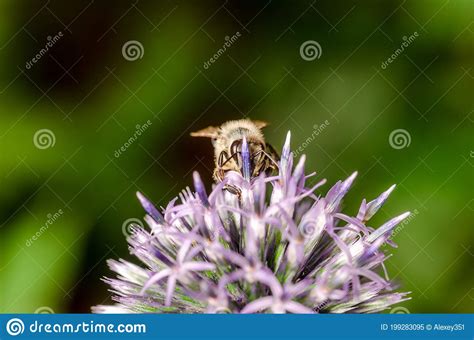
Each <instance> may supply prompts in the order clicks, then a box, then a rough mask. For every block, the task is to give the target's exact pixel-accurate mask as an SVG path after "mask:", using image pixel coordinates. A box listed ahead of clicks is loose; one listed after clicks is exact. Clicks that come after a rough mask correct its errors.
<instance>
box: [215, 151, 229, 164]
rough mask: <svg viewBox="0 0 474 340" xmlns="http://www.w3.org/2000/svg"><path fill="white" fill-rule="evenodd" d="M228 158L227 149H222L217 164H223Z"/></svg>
mask: <svg viewBox="0 0 474 340" xmlns="http://www.w3.org/2000/svg"><path fill="white" fill-rule="evenodd" d="M227 158H229V155H228V154H227V152H225V151H222V152H221V153H220V154H219V158H218V159H217V164H218V165H219V166H223V165H224V163H225V161H227Z"/></svg>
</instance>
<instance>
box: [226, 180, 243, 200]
mask: <svg viewBox="0 0 474 340" xmlns="http://www.w3.org/2000/svg"><path fill="white" fill-rule="evenodd" d="M223 190H227V191H228V192H230V193H231V194H233V195H236V196H237V197H238V198H239V201H241V200H242V191H241V190H240V189H239V188H237V187H236V186H235V185H232V184H226V185H224V189H223Z"/></svg>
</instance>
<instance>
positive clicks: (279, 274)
mask: <svg viewBox="0 0 474 340" xmlns="http://www.w3.org/2000/svg"><path fill="white" fill-rule="evenodd" d="M241 152H242V155H241V156H242V169H241V170H242V171H241V172H242V173H243V176H242V175H241V174H240V173H238V172H228V173H227V175H226V178H225V180H224V181H225V182H223V183H219V184H218V185H215V186H214V188H213V190H212V191H211V192H210V193H209V195H208V193H207V191H206V189H205V186H204V184H203V182H202V180H201V177H200V176H199V174H198V173H197V172H195V173H194V174H193V180H194V188H195V191H194V192H192V191H191V190H190V189H189V188H187V189H186V190H185V191H183V192H182V193H181V194H180V195H179V197H180V200H181V202H177V199H174V200H172V201H171V202H170V203H169V204H168V205H167V207H166V208H165V209H164V211H163V213H160V212H159V211H158V209H157V208H156V207H155V206H154V205H153V204H152V203H151V202H150V201H149V200H148V199H147V198H145V196H144V195H142V194H141V193H138V194H137V196H138V199H139V201H140V202H141V204H142V205H143V207H144V209H145V211H146V212H147V216H146V217H145V221H146V222H147V224H148V225H149V227H150V231H149V230H147V229H145V228H141V227H140V226H137V227H134V229H133V233H132V235H131V236H130V237H129V238H128V242H129V244H130V250H131V253H132V254H133V255H135V256H136V257H137V258H138V259H139V260H140V261H141V263H142V265H141V266H138V265H135V264H132V263H130V262H128V261H124V260H120V261H112V260H111V261H109V267H110V268H111V270H112V271H114V272H116V273H117V274H118V276H117V278H115V279H110V278H106V279H104V281H105V282H106V283H107V284H109V285H110V286H111V288H112V292H114V296H113V299H114V300H115V302H116V305H113V306H96V307H94V308H93V311H94V312H97V313H118V312H128V313H133V312H136V313H166V312H170V313H257V312H268V313H313V312H314V313H372V312H379V311H382V310H384V309H387V308H388V307H389V306H391V305H393V304H396V303H399V302H401V301H404V300H406V299H407V293H398V292H395V291H394V288H395V287H394V284H393V283H392V282H391V281H390V280H389V279H388V277H387V274H386V272H385V267H384V261H385V259H386V258H387V254H385V253H384V251H382V245H383V244H385V243H389V242H391V240H390V236H391V233H392V231H393V229H394V228H395V227H396V225H397V224H399V223H400V222H401V221H403V220H404V219H405V218H406V217H407V216H408V215H409V213H404V214H401V215H400V216H397V217H395V218H392V219H390V220H389V221H388V222H386V223H384V224H382V226H380V227H378V228H374V226H371V225H368V221H369V219H370V218H371V217H372V216H373V215H374V214H375V213H376V212H377V211H378V210H379V209H380V207H381V206H382V205H383V203H384V202H385V201H386V200H387V197H388V196H389V195H390V193H391V192H392V191H393V189H394V186H392V187H390V188H389V189H388V190H387V191H385V192H384V193H382V194H381V195H380V196H379V197H378V198H376V199H375V200H373V201H370V202H368V203H367V202H366V200H363V202H362V205H361V208H360V210H359V213H358V214H357V216H356V217H352V216H348V215H347V214H345V213H343V212H342V211H341V206H342V204H341V203H342V200H343V198H344V196H345V195H346V194H347V193H348V191H349V189H350V187H351V186H352V184H353V182H354V180H355V178H356V175H357V173H356V172H354V173H353V174H352V175H351V176H349V178H347V179H346V180H344V181H339V182H337V183H336V184H335V185H334V186H333V187H332V188H331V189H330V190H329V191H328V193H327V195H325V196H316V195H315V194H314V191H315V190H316V189H317V188H319V187H320V186H321V185H323V184H324V183H325V181H324V180H323V181H320V182H319V183H317V184H316V185H314V186H313V187H312V188H308V187H306V184H305V181H306V178H307V177H308V176H306V175H305V173H304V169H305V157H304V156H303V157H301V158H300V160H299V161H298V163H297V165H296V167H294V168H293V154H292V153H291V149H290V133H288V136H287V138H286V141H285V145H284V147H283V151H282V156H281V161H280V163H279V174H278V176H274V177H266V176H265V175H264V174H261V175H260V176H259V177H257V178H250V177H251V169H250V166H251V165H250V155H249V148H248V144H247V141H246V140H243V143H242V151H241ZM226 185H229V186H234V187H236V188H238V189H239V190H240V191H241V195H239V196H237V195H235V194H232V193H230V192H228V191H227V190H225V186H226ZM383 249H387V248H383ZM382 274H383V275H382Z"/></svg>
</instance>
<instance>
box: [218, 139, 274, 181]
mask: <svg viewBox="0 0 474 340" xmlns="http://www.w3.org/2000/svg"><path fill="white" fill-rule="evenodd" d="M245 143H246V148H245V147H244V140H243V139H236V140H234V141H233V142H232V143H231V144H230V146H229V150H228V151H222V152H221V153H220V154H219V156H218V160H217V161H218V162H217V163H218V165H219V166H220V167H225V166H226V165H227V168H228V169H232V170H236V171H239V172H240V173H241V174H242V175H244V170H245V166H247V167H248V171H249V175H250V176H252V177H255V176H258V175H259V174H260V172H261V169H262V165H263V160H264V158H265V154H264V152H263V151H264V150H265V145H264V144H263V143H262V142H259V141H253V140H248V141H246V142H245ZM246 164H247V165H246Z"/></svg>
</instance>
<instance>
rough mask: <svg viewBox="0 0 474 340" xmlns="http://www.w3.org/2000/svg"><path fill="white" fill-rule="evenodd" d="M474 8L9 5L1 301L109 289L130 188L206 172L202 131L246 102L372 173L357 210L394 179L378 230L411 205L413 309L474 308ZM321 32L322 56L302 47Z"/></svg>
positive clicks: (76, 306)
mask: <svg viewBox="0 0 474 340" xmlns="http://www.w3.org/2000/svg"><path fill="white" fill-rule="evenodd" d="M473 10H474V8H473V2H472V1H469V0H464V1H463V0H457V1H449V0H447V1H446V0H439V1H438V0H430V1H428V0H426V1H418V0H411V1H388V0H386V1H378V0H373V1H355V0H354V1H309V2H308V1H299V2H296V1H292V2H290V1H287V2H283V1H281V2H279V1H274V0H273V1H272V0H265V1H253V2H250V1H248V2H245V3H244V2H230V1H229V2H218V1H199V2H197V1H177V2H173V1H135V2H132V1H114V2H113V4H112V3H111V2H108V1H92V0H84V1H69V2H68V3H67V5H65V3H64V1H54V0H52V1H47V2H40V1H33V0H22V1H17V0H1V1H0V185H1V190H0V312H3V313H6V312H29V313H34V312H52V311H54V312H89V311H90V306H92V305H95V304H101V303H106V302H110V299H109V293H108V292H107V286H106V285H105V284H104V283H102V282H101V281H100V278H101V277H102V276H104V275H111V272H110V271H109V270H108V269H107V267H106V263H105V261H106V259H107V258H119V257H122V258H127V259H131V256H130V255H129V254H128V250H127V245H126V242H125V235H124V233H125V234H126V231H127V228H123V225H124V223H125V224H126V223H127V220H129V219H139V218H142V217H143V215H144V212H143V211H142V209H141V207H140V206H139V204H138V202H137V200H136V198H135V192H136V191H137V190H140V191H142V192H144V193H145V194H146V195H147V196H149V197H150V198H151V199H152V200H153V201H154V202H155V203H157V204H158V205H165V204H166V203H167V202H168V201H169V200H170V199H172V198H173V197H175V196H176V195H177V194H178V193H179V191H180V190H181V189H183V188H184V187H186V186H187V185H190V184H191V182H192V180H191V177H192V176H191V174H192V171H193V170H198V171H200V173H201V174H202V177H203V178H204V179H206V182H207V185H208V186H209V187H210V185H211V183H212V179H211V171H212V149H211V145H210V143H209V141H208V140H201V139H199V140H193V139H192V138H191V137H189V132H191V131H193V130H198V129H201V128H204V127H206V126H208V125H211V124H214V125H216V124H220V123H222V122H224V121H226V120H230V119H237V118H241V117H251V118H254V119H262V120H267V121H269V122H271V125H270V126H269V127H268V128H267V129H266V131H265V133H266V138H267V140H268V141H270V142H271V143H272V144H273V145H274V146H275V147H276V148H277V149H280V148H281V146H282V143H283V140H284V137H285V135H286V132H287V131H288V130H291V131H292V136H293V138H292V143H293V146H295V147H299V146H302V148H303V149H304V151H303V153H305V154H306V155H307V158H308V168H309V169H314V170H317V171H318V178H321V177H324V178H327V179H328V181H329V183H332V182H335V181H336V180H338V179H343V178H346V177H347V176H348V175H350V173H352V172H353V171H354V170H358V171H359V176H358V179H357V181H356V183H355V185H354V187H353V190H351V192H350V194H349V195H348V197H347V199H346V208H347V210H348V211H349V212H353V213H355V212H356V210H357V208H358V205H359V204H360V201H361V200H362V198H364V197H366V198H368V199H373V198H375V197H376V196H377V195H378V194H379V193H380V192H382V191H383V190H385V189H386V188H388V187H389V186H390V185H391V184H393V183H398V187H397V190H396V191H395V192H394V193H393V194H392V197H391V198H390V200H389V202H388V204H387V205H386V206H385V207H384V208H383V211H382V212H381V213H379V216H377V218H376V219H375V223H374V226H377V225H379V224H380V223H382V222H383V221H384V220H386V219H388V218H389V217H390V216H393V215H395V214H399V213H402V212H404V211H407V210H411V211H412V212H416V213H415V214H414V215H413V218H411V219H410V220H409V222H408V223H406V224H404V225H403V227H402V228H401V230H399V231H398V232H397V234H396V235H395V236H394V238H395V241H396V242H397V243H398V245H399V248H397V249H395V250H393V254H394V256H393V257H392V258H391V259H390V260H389V261H388V262H389V264H388V269H389V273H390V275H391V276H392V277H394V278H395V279H396V280H397V281H399V282H400V284H401V285H402V287H403V289H404V290H407V291H411V292H412V300H411V301H408V302H406V303H404V304H403V305H402V306H403V307H404V308H406V310H402V311H401V312H404V311H405V312H406V311H409V312H411V313H415V312H416V313H442V312H443V313H465V312H473V311H474V275H473V263H474V247H473V241H474V225H473V221H474V219H473V217H474V197H473V191H474V190H473V189H474V179H473V178H474V176H473V174H474V171H473V170H474V169H473V167H474V139H473V132H474V113H473V99H472V97H473V93H474V92H473V88H474V87H473V74H474V71H473V70H472V63H473V60H474V49H473V46H474V45H473V42H474V41H473V30H474V26H473V22H474V21H473V13H474V11H473ZM237 32H239V35H240V37H238V39H237V40H236V41H234V42H233V43H232V46H231V47H228V48H226V51H225V53H223V54H222V55H220V56H219V58H218V59H217V60H215V62H213V63H211V64H210V66H209V65H208V67H206V66H205V65H204V64H205V62H206V61H209V59H210V58H211V57H212V56H213V55H214V54H215V53H217V52H218V50H219V49H220V48H222V46H223V45H224V43H225V42H226V41H227V40H226V39H229V40H230V39H231V37H232V36H234V35H236V34H237ZM415 32H416V37H415V38H416V39H410V37H411V36H413V35H414V34H415ZM58 37H59V39H57V38H58ZM307 41H316V42H317V43H318V44H319V46H320V47H321V49H320V50H318V53H317V55H316V56H311V55H305V54H302V53H301V52H300V47H301V46H302V45H303V44H304V43H305V42H307ZM407 41H409V43H408V46H404V48H403V52H401V53H399V52H400V51H399V52H396V50H397V49H400V48H401V45H403V43H404V42H405V45H407ZM47 42H50V45H53V46H52V47H48V51H47V52H46V53H43V54H42V55H40V58H39V59H37V60H36V61H35V62H31V60H32V59H33V58H34V57H35V55H37V54H39V53H40V52H41V49H44V47H45V45H46V43H47ZM52 42H53V43H52ZM129 42H133V43H129ZM127 43H128V45H130V44H132V45H133V44H135V47H136V48H137V49H138V50H136V51H135V52H138V54H136V55H134V54H133V48H132V50H128V49H126V48H125V49H123V47H124V46H125V45H127ZM313 44H314V43H313ZM128 45H127V46H128ZM132 47H133V46H132ZM392 54H394V55H395V58H393V57H392V62H391V63H388V62H387V60H388V58H391V56H392ZM307 59H313V60H307ZM28 62H30V64H29V65H27V63H28ZM384 62H387V63H388V64H386V65H385V66H384V65H383V63H384ZM148 121H149V123H148ZM144 124H146V125H147V128H146V129H142V126H143V125H144ZM137 125H138V126H139V127H140V128H139V130H140V135H139V136H138V133H137ZM323 125H324V126H325V128H324V129H321V126H323ZM315 131H318V133H315ZM35 136H36V138H35ZM134 136H138V137H137V138H136V139H134V140H133V142H132V143H130V145H128V146H126V147H125V151H124V152H121V153H120V154H118V155H117V153H116V151H117V150H119V149H120V148H121V147H122V146H123V145H124V144H125V143H127V142H128V141H129V139H130V138H132V137H134ZM313 137H314V138H313ZM391 137H392V138H391ZM308 138H309V140H308ZM328 187H329V186H328V185H326V186H325V188H324V189H323V191H324V190H327V189H328ZM53 220H54V221H53ZM48 221H49V222H50V223H49V224H48ZM45 224H46V226H47V227H46V228H44V227H45ZM42 227H43V229H41V228H42ZM41 230H42V231H41ZM36 233H39V235H40V236H39V237H37V238H36V240H33V241H32V239H31V238H32V236H33V235H35V234H36ZM387 250H390V249H387Z"/></svg>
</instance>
